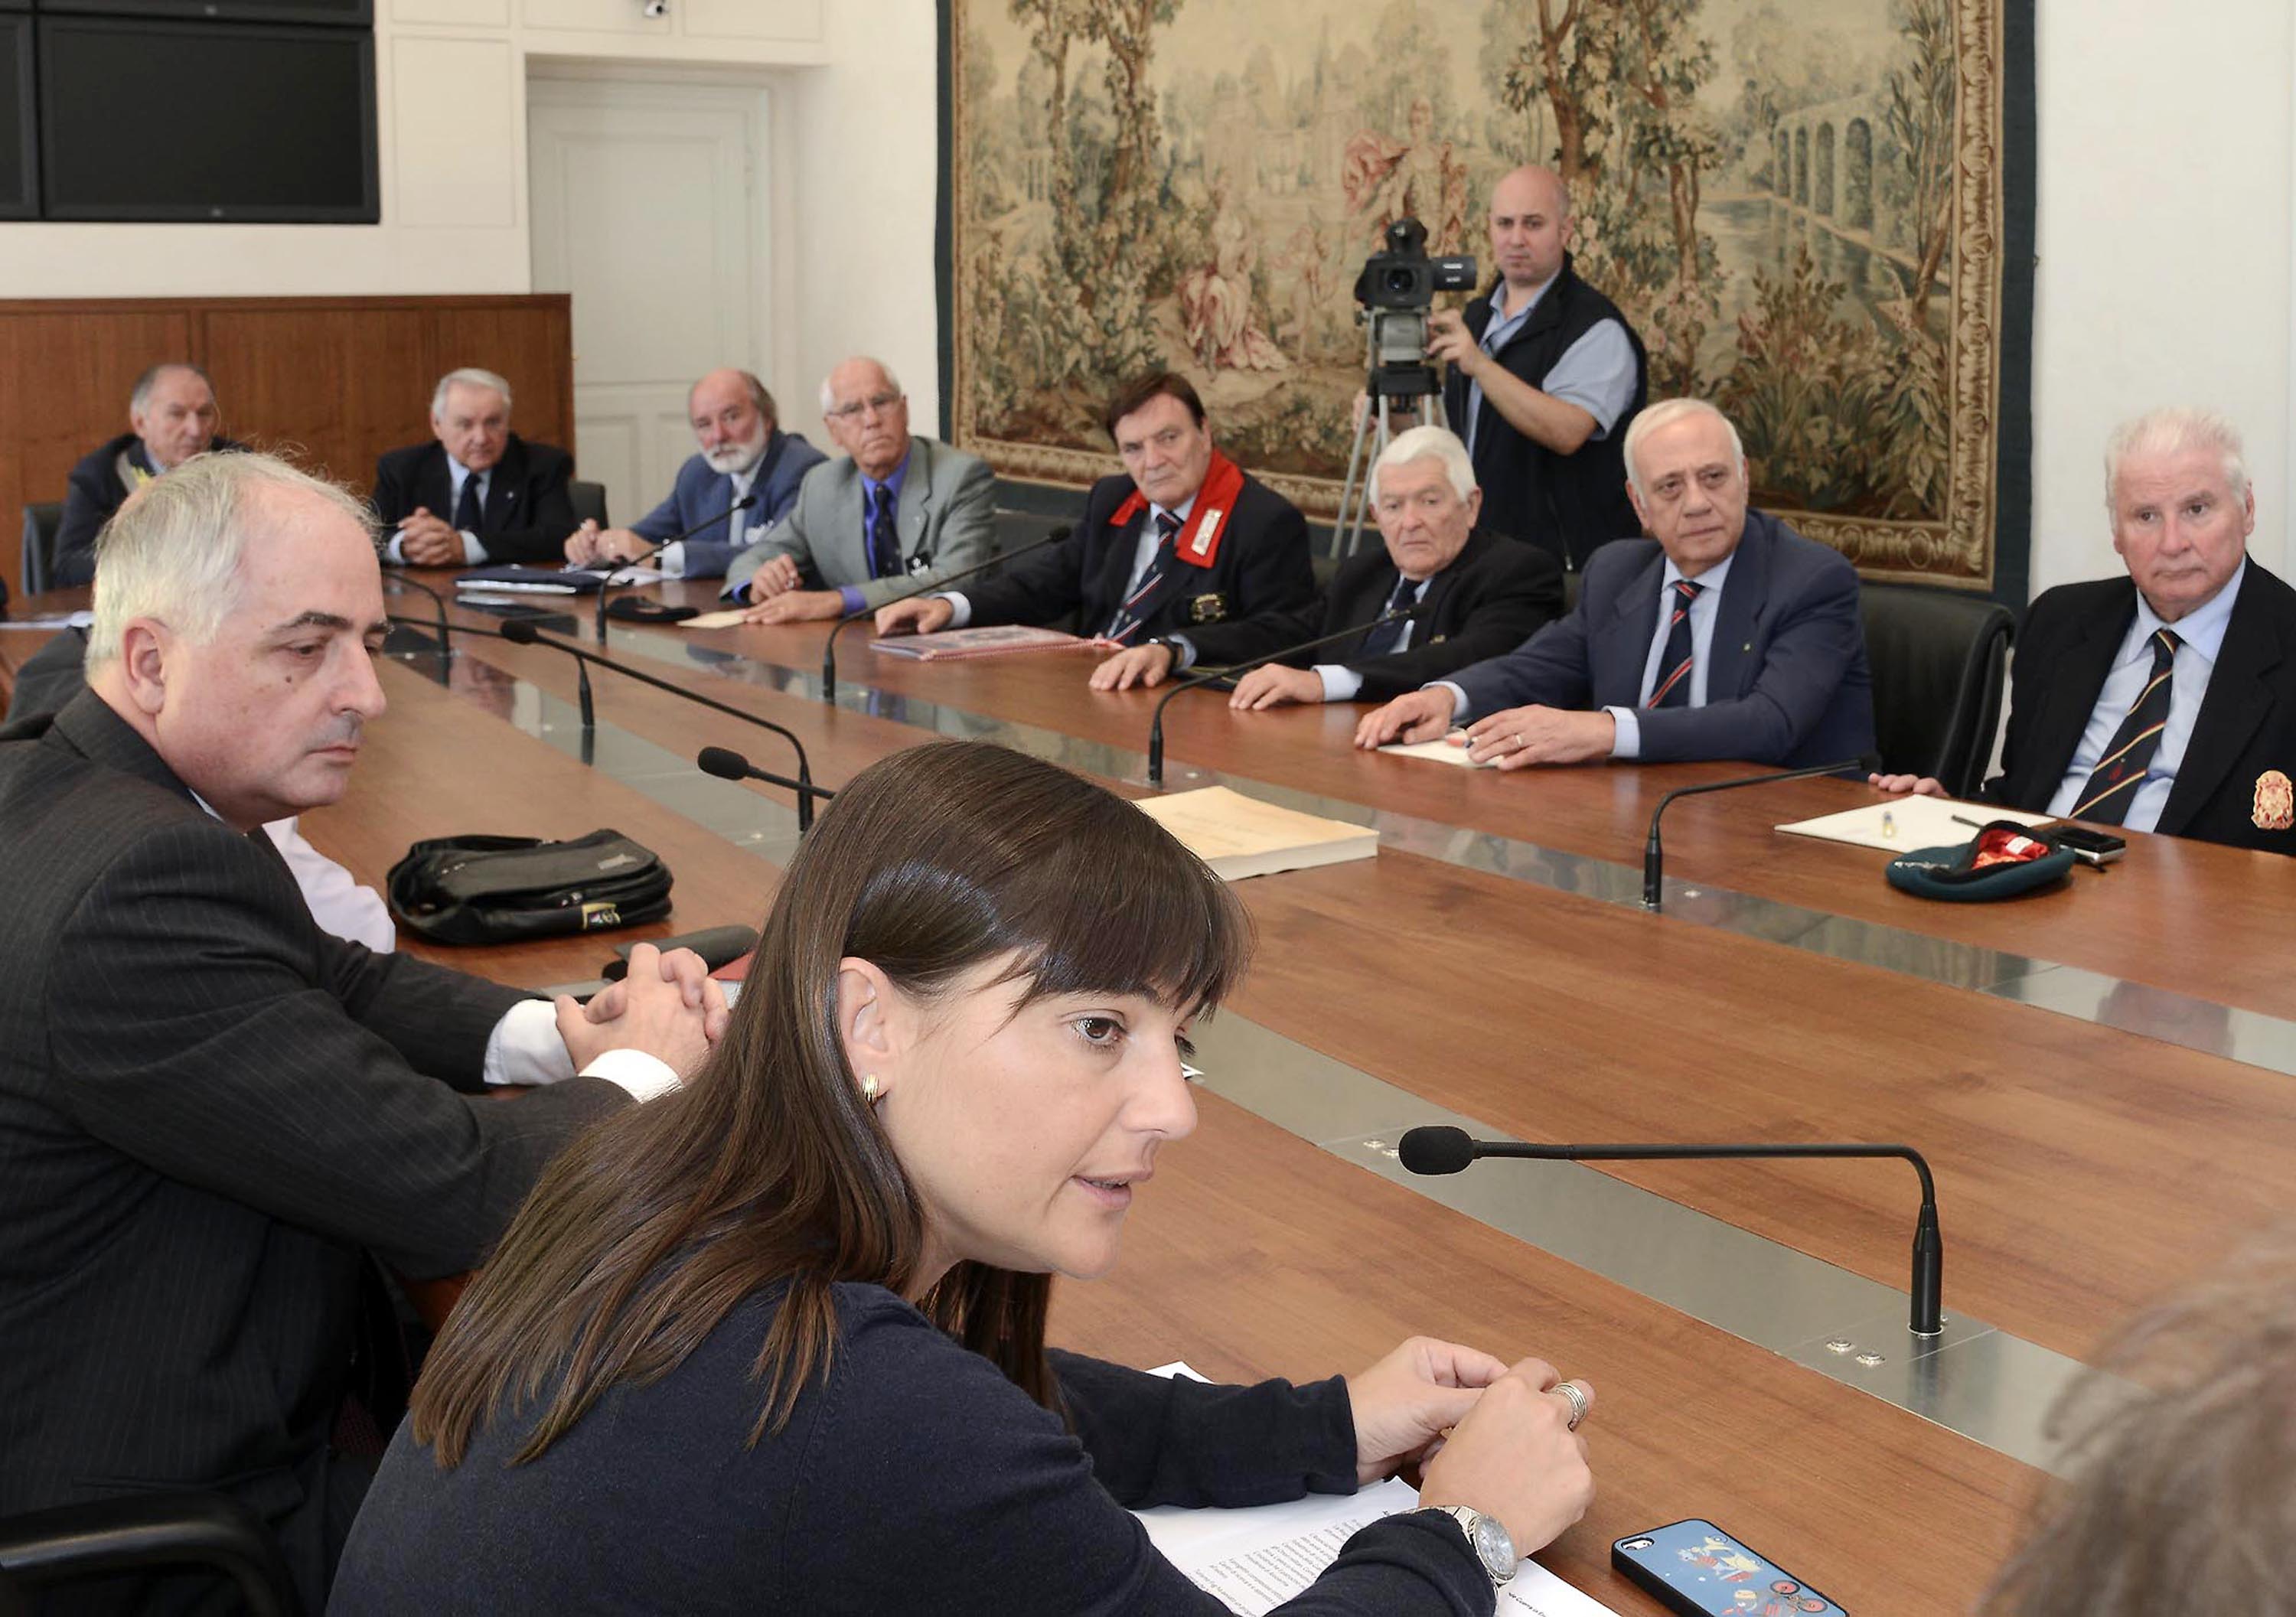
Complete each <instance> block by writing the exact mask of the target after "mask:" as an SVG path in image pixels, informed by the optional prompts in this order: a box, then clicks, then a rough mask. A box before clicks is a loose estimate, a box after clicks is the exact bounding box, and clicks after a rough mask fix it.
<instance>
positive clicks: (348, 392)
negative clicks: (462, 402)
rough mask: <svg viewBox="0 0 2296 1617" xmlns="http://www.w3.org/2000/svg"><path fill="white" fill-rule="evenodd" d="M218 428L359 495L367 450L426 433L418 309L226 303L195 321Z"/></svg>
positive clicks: (422, 318) (365, 485)
mask: <svg viewBox="0 0 2296 1617" xmlns="http://www.w3.org/2000/svg"><path fill="white" fill-rule="evenodd" d="M203 324H204V325H205V328H206V334H205V341H204V347H205V349H206V352H207V356H208V359H207V364H208V370H209V374H211V375H212V376H214V378H215V382H216V391H217V395H218V396H219V397H220V398H222V400H223V404H224V419H225V431H227V432H229V433H230V434H231V435H232V436H233V437H234V438H243V439H250V440H251V441H253V442H255V443H257V444H258V445H259V446H260V447H264V448H266V449H275V450H278V451H281V452H283V453H286V454H288V455H290V456H291V457H292V458H293V459H295V460H296V461H298V462H299V464H303V465H305V466H307V467H308V468H309V469H310V470H312V471H314V472H318V473H320V474H321V475H323V476H326V477H331V478H333V479H335V480H337V481H340V482H342V483H345V484H348V486H349V487H351V488H356V489H357V490H358V491H359V492H360V493H362V494H365V493H366V492H367V491H368V490H369V489H371V488H373V481H374V463H375V457H376V456H379V455H381V453H382V452H383V451H384V450H386V449H390V448H395V447H398V445H400V444H406V443H413V442H415V441H417V440H419V439H422V438H423V437H424V436H425V435H426V434H427V433H428V432H429V431H430V428H429V425H428V421H427V417H428V414H429V409H428V406H429V404H430V388H431V384H432V382H434V381H436V375H435V372H434V367H433V366H432V365H431V364H430V346H431V345H430V341H429V338H430V317H429V316H427V315H426V314H425V313H424V312H423V311H422V310H421V309H418V308H375V309H360V308H229V309H216V310H212V311H210V312H209V313H208V314H207V315H206V316H204V318H203Z"/></svg>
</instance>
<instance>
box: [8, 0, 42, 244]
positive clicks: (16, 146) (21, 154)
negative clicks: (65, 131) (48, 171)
mask: <svg viewBox="0 0 2296 1617" xmlns="http://www.w3.org/2000/svg"><path fill="white" fill-rule="evenodd" d="M0 3H4V0H0ZM33 167H34V164H33V162H32V20H31V19H30V18H29V17H5V16H0V219H29V218H32V217H33V216H34V215H35V214H37V212H38V211H39V209H38V207H37V201H38V199H37V196H36V195H35V194H34V192H33V188H32V170H33Z"/></svg>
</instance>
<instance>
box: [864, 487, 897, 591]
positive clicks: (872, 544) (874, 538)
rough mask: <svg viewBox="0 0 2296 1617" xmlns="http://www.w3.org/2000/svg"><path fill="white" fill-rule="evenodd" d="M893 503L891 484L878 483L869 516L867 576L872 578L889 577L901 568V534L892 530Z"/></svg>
mask: <svg viewBox="0 0 2296 1617" xmlns="http://www.w3.org/2000/svg"><path fill="white" fill-rule="evenodd" d="M893 503H894V502H893V488H892V485H891V484H890V483H879V484H878V485H877V495H876V501H875V505H874V507H873V510H872V513H871V515H870V518H869V576H870V577H871V578H873V579H890V578H891V577H892V576H893V575H894V574H895V573H898V572H899V571H900V570H901V536H900V535H899V534H898V533H896V532H894V531H893Z"/></svg>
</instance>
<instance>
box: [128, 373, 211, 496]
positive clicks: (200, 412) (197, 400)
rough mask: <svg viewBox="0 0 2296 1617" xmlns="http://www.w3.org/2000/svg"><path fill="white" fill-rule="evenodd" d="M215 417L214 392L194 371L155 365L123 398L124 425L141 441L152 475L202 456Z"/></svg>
mask: <svg viewBox="0 0 2296 1617" xmlns="http://www.w3.org/2000/svg"><path fill="white" fill-rule="evenodd" d="M219 414H220V412H219V411H218V410H217V407H216V396H215V388H214V386H213V385H212V384H211V383H210V382H209V381H208V373H206V372H205V371H203V370H201V369H200V367H199V366H197V365H188V364H182V363H172V362H171V363H169V364H166V365H153V366H152V368H151V369H150V370H148V371H146V372H144V373H143V375H141V376H139V377H137V378H136V379H135V391H134V392H132V393H130V394H129V395H128V397H127V424H128V425H129V426H131V427H133V428H135V436H136V437H138V438H140V439H143V453H144V454H145V455H146V456H149V457H150V459H151V462H152V470H153V471H155V472H165V471H166V470H167V469H168V467H170V466H180V465H182V464H184V462H185V461H187V460H189V459H191V458H192V456H194V455H204V454H206V453H207V451H208V448H209V446H210V445H212V444H213V443H214V442H215V434H216V422H217V417H218V415H219Z"/></svg>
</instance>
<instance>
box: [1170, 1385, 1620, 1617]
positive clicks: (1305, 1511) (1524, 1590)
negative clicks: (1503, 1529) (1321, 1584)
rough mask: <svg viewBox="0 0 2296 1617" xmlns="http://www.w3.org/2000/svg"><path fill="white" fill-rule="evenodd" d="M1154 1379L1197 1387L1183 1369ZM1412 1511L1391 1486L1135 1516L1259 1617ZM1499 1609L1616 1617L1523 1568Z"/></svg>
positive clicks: (1521, 1614)
mask: <svg viewBox="0 0 2296 1617" xmlns="http://www.w3.org/2000/svg"><path fill="white" fill-rule="evenodd" d="M1151 1374H1152V1375H1181V1376H1185V1377H1186V1378H1188V1379H1189V1380H1191V1381H1201V1380H1203V1377H1202V1376H1201V1375H1197V1374H1196V1373H1195V1372H1194V1371H1193V1370H1192V1369H1190V1368H1189V1367H1187V1366H1186V1365H1185V1364H1171V1365H1165V1366H1161V1367H1159V1368H1158V1369H1156V1370H1154V1371H1152V1372H1151ZM1418 1507H1419V1494H1418V1492H1417V1490H1415V1489H1414V1488H1413V1487H1412V1486H1411V1484H1409V1483H1408V1482H1403V1481H1401V1480H1399V1479H1398V1478H1393V1477H1390V1478H1389V1479H1388V1480H1387V1481H1386V1482H1381V1483H1379V1484H1377V1485H1375V1486H1374V1487H1371V1488H1365V1489H1362V1490H1358V1491H1357V1492H1355V1493H1352V1494H1328V1493H1319V1494H1309V1495H1308V1497H1307V1498H1303V1499H1292V1500H1288V1501H1286V1502H1285V1503H1283V1504H1282V1505H1262V1506H1258V1507H1256V1508H1254V1509H1250V1510H1182V1509H1178V1508H1177V1507H1175V1506H1157V1507H1156V1508H1155V1509H1152V1510H1141V1511H1135V1512H1134V1513H1133V1514H1135V1515H1136V1516H1138V1517H1139V1518H1140V1522H1141V1524H1142V1525H1143V1526H1144V1527H1145V1528H1147V1530H1148V1539H1149V1542H1151V1543H1152V1544H1153V1545H1155V1547H1156V1548H1157V1549H1158V1550H1159V1551H1160V1553H1161V1554H1162V1555H1163V1556H1164V1558H1165V1559H1166V1560H1168V1561H1169V1562H1171V1563H1172V1564H1173V1565H1175V1566H1177V1567H1178V1568H1179V1569H1180V1570H1181V1571H1182V1572H1185V1573H1186V1574H1187V1576H1188V1579H1189V1580H1190V1581H1191V1582H1193V1583H1194V1584H1195V1586H1196V1587H1197V1588H1201V1589H1203V1590H1205V1591H1206V1592H1207V1593H1209V1594H1212V1595H1217V1596H1218V1597H1219V1598H1220V1599H1221V1600H1222V1601H1224V1602H1226V1605H1227V1608H1228V1610H1230V1611H1232V1612H1234V1613H1237V1617H1263V1613H1267V1612H1270V1611H1273V1610H1274V1609H1275V1607H1277V1606H1279V1605H1283V1603H1284V1602H1285V1601H1286V1600H1289V1599H1291V1598H1292V1596H1295V1595H1298V1594H1300V1593H1302V1592H1303V1591H1305V1590H1306V1588H1308V1585H1309V1584H1311V1583H1313V1582H1315V1580H1316V1579H1317V1578H1319V1577H1321V1576H1322V1575H1323V1572H1324V1568H1325V1567H1327V1566H1329V1565H1331V1564H1332V1563H1333V1562H1334V1561H1336V1560H1338V1559H1339V1555H1340V1551H1341V1547H1344V1546H1345V1545H1346V1543H1347V1541H1348V1540H1349V1539H1350V1538H1352V1537H1354V1535H1355V1534H1356V1532H1357V1531H1358V1530H1359V1529H1362V1528H1365V1527H1368V1526H1370V1525H1371V1524H1372V1523H1374V1522H1376V1521H1378V1520H1379V1519H1380V1518H1381V1517H1382V1516H1391V1515H1394V1514H1397V1513H1398V1512H1401V1511H1406V1510H1416V1509H1417V1508H1418ZM1498 1609H1499V1611H1500V1612H1501V1613H1503V1614H1505V1613H1514V1614H1516V1617H1616V1613H1613V1612H1611V1608H1610V1607H1609V1606H1606V1605H1603V1604H1602V1602H1600V1601H1598V1600H1595V1599H1594V1598H1593V1597H1592V1596H1587V1595H1584V1594H1581V1593H1580V1592H1579V1590H1577V1589H1576V1588H1572V1587H1571V1586H1570V1584H1567V1583H1565V1582H1563V1581H1562V1579H1560V1578H1558V1577H1556V1576H1555V1575H1554V1573H1553V1572H1548V1571H1547V1570H1546V1568H1545V1567H1543V1566H1541V1565H1539V1564H1538V1563H1537V1562H1535V1561H1525V1562H1524V1563H1523V1564H1522V1570H1521V1571H1520V1572H1517V1573H1515V1575H1514V1581H1513V1582H1512V1583H1510V1584H1508V1585H1507V1586H1506V1588H1503V1589H1501V1590H1500V1591H1499V1605H1498Z"/></svg>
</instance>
